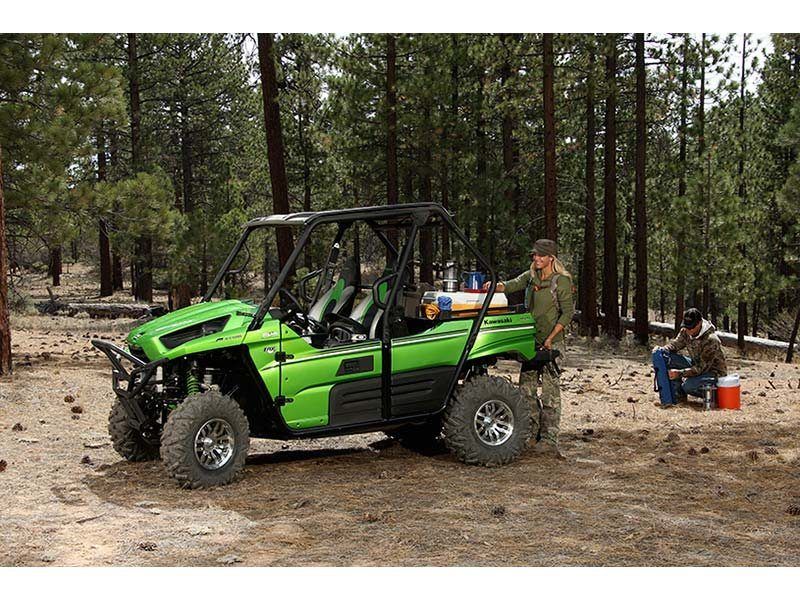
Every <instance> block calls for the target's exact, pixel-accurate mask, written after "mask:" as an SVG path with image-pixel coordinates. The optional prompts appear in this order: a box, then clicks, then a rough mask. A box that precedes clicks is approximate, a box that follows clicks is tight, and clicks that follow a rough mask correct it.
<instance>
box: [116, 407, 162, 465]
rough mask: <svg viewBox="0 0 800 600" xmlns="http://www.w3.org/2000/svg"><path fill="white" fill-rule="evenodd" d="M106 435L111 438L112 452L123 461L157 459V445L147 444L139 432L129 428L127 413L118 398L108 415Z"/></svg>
mask: <svg viewBox="0 0 800 600" xmlns="http://www.w3.org/2000/svg"><path fill="white" fill-rule="evenodd" d="M108 435H110V436H111V443H112V445H113V446H114V450H116V451H117V454H119V455H120V456H121V457H122V458H124V459H125V460H129V461H131V462H142V461H145V460H156V459H157V458H158V444H153V443H151V442H148V441H147V440H146V439H145V438H144V436H142V434H141V433H140V432H139V431H137V430H136V429H134V428H133V427H131V426H130V424H129V422H128V413H126V412H125V408H123V406H122V403H121V402H120V401H119V398H118V399H116V400H114V404H113V405H112V406H111V412H110V413H109V415H108Z"/></svg>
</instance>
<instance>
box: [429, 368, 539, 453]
mask: <svg viewBox="0 0 800 600" xmlns="http://www.w3.org/2000/svg"><path fill="white" fill-rule="evenodd" d="M443 433H444V441H445V444H446V445H447V447H448V448H449V449H450V451H451V452H453V453H454V454H455V455H456V457H457V458H458V459H459V460H460V461H462V462H465V463H467V464H470V465H481V466H485V467H496V466H500V465H505V464H507V463H510V462H511V461H513V460H516V459H517V458H518V457H519V456H520V454H522V452H523V450H525V448H526V446H527V444H528V440H529V439H530V437H531V406H530V403H529V402H528V400H527V399H526V398H525V397H524V395H523V394H522V393H521V392H520V389H519V388H518V387H516V386H515V385H513V384H512V383H511V382H510V381H508V380H507V379H504V378H502V377H491V376H488V375H481V376H479V377H475V378H473V379H470V380H469V381H467V382H466V383H465V384H464V385H463V386H461V389H459V390H458V391H457V392H456V394H455V395H454V396H453V397H452V398H451V399H450V401H449V402H448V404H447V408H446V409H445V413H444V427H443Z"/></svg>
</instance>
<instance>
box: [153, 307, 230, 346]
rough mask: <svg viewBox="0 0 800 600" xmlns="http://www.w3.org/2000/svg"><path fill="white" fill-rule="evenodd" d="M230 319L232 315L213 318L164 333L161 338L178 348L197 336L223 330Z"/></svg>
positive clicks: (165, 342) (163, 342) (163, 341)
mask: <svg viewBox="0 0 800 600" xmlns="http://www.w3.org/2000/svg"><path fill="white" fill-rule="evenodd" d="M228 319H230V315H226V316H224V317H219V318H218V319H212V320H211V321H206V322H205V323H199V324H197V325H192V326H191V327H187V328H185V329H179V330H178V331H173V332H172V333H168V334H167V335H162V336H161V337H160V338H159V339H160V340H161V343H162V344H164V346H166V347H167V348H168V349H170V350H172V349H173V348H177V347H178V346H180V345H181V344H185V343H186V342H189V341H191V340H194V339H196V338H200V337H204V336H207V335H211V334H212V333H217V332H218V331H222V330H223V329H224V328H225V323H227V322H228Z"/></svg>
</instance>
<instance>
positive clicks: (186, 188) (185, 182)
mask: <svg viewBox="0 0 800 600" xmlns="http://www.w3.org/2000/svg"><path fill="white" fill-rule="evenodd" d="M179 112H180V119H181V184H182V186H181V189H182V191H183V212H184V213H187V214H188V213H191V212H192V211H193V210H194V198H192V140H191V139H190V138H189V107H188V106H185V105H184V104H181V107H180V109H179Z"/></svg>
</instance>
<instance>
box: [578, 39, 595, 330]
mask: <svg viewBox="0 0 800 600" xmlns="http://www.w3.org/2000/svg"><path fill="white" fill-rule="evenodd" d="M590 43H591V44H592V47H590V48H589V64H588V67H587V75H586V182H585V187H586V209H585V211H584V228H583V269H581V279H582V282H581V288H582V289H583V295H582V297H581V300H582V301H583V303H582V305H581V314H582V315H583V319H582V323H583V327H584V333H585V334H588V335H590V336H591V337H597V336H598V335H599V331H598V327H597V246H596V244H597V239H596V237H597V224H596V222H595V219H596V214H597V207H596V206H595V146H596V126H595V116H594V68H595V67H594V65H595V54H594V46H593V44H594V42H593V41H592V42H590Z"/></svg>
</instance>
